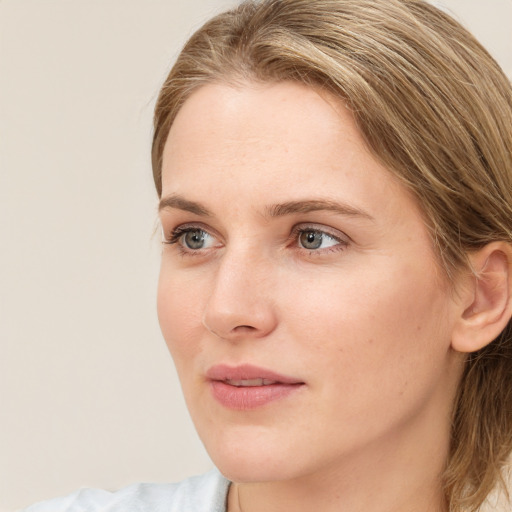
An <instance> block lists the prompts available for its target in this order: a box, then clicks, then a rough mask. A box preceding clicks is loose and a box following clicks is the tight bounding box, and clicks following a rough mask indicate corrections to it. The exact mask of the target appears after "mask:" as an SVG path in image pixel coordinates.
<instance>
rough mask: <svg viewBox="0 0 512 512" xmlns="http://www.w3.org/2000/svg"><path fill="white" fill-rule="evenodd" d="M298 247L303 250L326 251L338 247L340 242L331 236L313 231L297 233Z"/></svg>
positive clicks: (307, 230)
mask: <svg viewBox="0 0 512 512" xmlns="http://www.w3.org/2000/svg"><path fill="white" fill-rule="evenodd" d="M298 241H299V245H300V246H301V247H303V248H304V249H309V250H315V249H326V248H328V247H333V246H335V245H338V244H339V243H340V242H339V240H337V239H336V238H334V237H333V236H331V235H329V234H327V233H325V232H323V231H318V230H315V229H306V230H302V231H299V237H298Z"/></svg>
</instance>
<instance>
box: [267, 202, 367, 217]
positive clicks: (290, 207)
mask: <svg viewBox="0 0 512 512" xmlns="http://www.w3.org/2000/svg"><path fill="white" fill-rule="evenodd" d="M266 210H267V213H268V216H269V217H283V216H285V215H292V214H294V213H310V212H318V211H328V212H334V213H338V214H340V215H346V216H349V217H363V218H365V219H369V220H373V217H372V216H371V215H370V214H369V213H367V212H365V211H364V210H361V209H359V208H356V207H355V206H351V205H348V204H344V203H338V202H337V201H329V200H325V199H309V200H306V201H288V202H286V203H281V204H274V205H271V206H269V207H267V208H266Z"/></svg>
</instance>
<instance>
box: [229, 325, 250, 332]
mask: <svg viewBox="0 0 512 512" xmlns="http://www.w3.org/2000/svg"><path fill="white" fill-rule="evenodd" d="M255 330H256V327H253V326H252V325H237V326H236V327H235V328H234V329H233V331H234V332H252V331H255Z"/></svg>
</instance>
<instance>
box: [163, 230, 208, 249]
mask: <svg viewBox="0 0 512 512" xmlns="http://www.w3.org/2000/svg"><path fill="white" fill-rule="evenodd" d="M215 242H216V240H215V238H214V237H213V236H212V235H211V234H210V233H208V231H205V230H204V229H201V228H198V227H178V228H176V229H175V230H174V231H173V232H172V233H171V236H170V237H169V240H166V241H165V243H167V244H179V245H180V246H181V247H182V248H183V249H185V250H187V251H199V250H201V249H209V248H210V247H214V246H215Z"/></svg>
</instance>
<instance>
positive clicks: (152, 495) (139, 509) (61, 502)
mask: <svg viewBox="0 0 512 512" xmlns="http://www.w3.org/2000/svg"><path fill="white" fill-rule="evenodd" d="M228 488H229V481H228V480H226V479H225V478H224V477H223V476H222V475H221V474H220V473H219V472H218V471H217V470H213V471H210V472H209V473H206V474H205V475H201V476H195V477H192V478H188V479H187V480H183V481H182V482H180V483H176V484H135V485H130V486H129V487H125V488H124V489H121V490H119V491H117V492H108V491H103V490H99V489H81V490H79V491H77V492H75V493H73V494H71V495H69V496H66V497H63V498H57V499H54V500H50V501H44V502H42V503H37V504H35V505H32V506H30V507H28V508H26V509H24V510H23V511H21V512H164V511H165V512H185V511H186V512H225V510H226V497H227V492H228Z"/></svg>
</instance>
